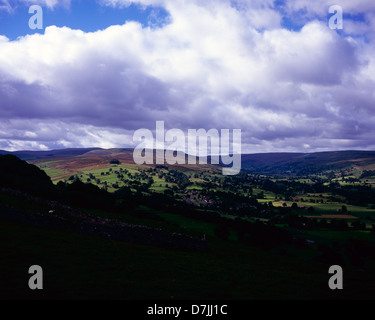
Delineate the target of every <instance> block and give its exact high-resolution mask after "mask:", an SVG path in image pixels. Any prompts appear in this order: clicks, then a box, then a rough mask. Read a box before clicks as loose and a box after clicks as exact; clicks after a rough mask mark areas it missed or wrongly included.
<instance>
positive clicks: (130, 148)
mask: <svg viewBox="0 0 375 320" xmlns="http://www.w3.org/2000/svg"><path fill="white" fill-rule="evenodd" d="M135 148H136V147H115V148H100V147H85V148H61V149H51V150H15V151H9V150H4V149H0V152H3V151H4V152H9V153H10V154H11V153H17V152H45V153H48V152H54V151H66V150H80V149H81V150H104V151H110V150H115V149H123V150H134V149H135ZM147 150H149V149H147ZM150 150H152V151H154V152H155V151H157V150H163V149H150ZM167 150H172V149H164V151H167ZM332 152H375V149H374V150H361V149H347V150H326V151H312V152H281V151H279V152H256V153H243V152H242V153H240V154H241V155H257V154H314V153H332ZM184 153H185V155H192V156H194V155H193V154H189V153H187V152H184ZM0 155H1V154H0ZM218 155H220V154H213V155H211V154H208V157H210V156H218ZM229 155H233V153H229Z"/></svg>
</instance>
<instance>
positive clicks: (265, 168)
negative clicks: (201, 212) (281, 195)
mask: <svg viewBox="0 0 375 320" xmlns="http://www.w3.org/2000/svg"><path fill="white" fill-rule="evenodd" d="M1 154H13V155H15V156H17V157H18V158H20V159H22V160H26V161H29V162H32V163H34V164H36V165H38V166H39V167H48V168H53V169H56V170H61V171H62V172H66V175H68V174H70V173H72V174H73V173H75V172H77V171H82V170H89V169H101V168H106V167H108V161H110V160H111V159H114V158H115V159H118V160H119V161H120V162H121V163H126V164H134V161H133V149H131V148H114V149H100V148H87V149H63V150H51V151H16V152H7V151H2V150H0V155H1ZM51 161H52V162H51ZM241 161H242V169H243V170H245V171H247V172H250V173H255V174H269V175H275V174H279V175H294V176H301V175H309V174H320V173H324V172H326V171H330V170H334V171H335V170H349V171H353V170H359V171H364V170H374V169H375V151H351V150H349V151H328V152H314V153H258V154H242V160H241ZM208 163H210V159H208ZM45 164H47V165H46V166H45ZM176 167H180V169H183V168H184V167H186V168H188V169H189V170H197V171H199V170H200V167H204V168H205V169H207V168H211V169H214V168H215V167H217V166H214V165H210V164H208V165H207V166H191V165H185V166H184V165H180V166H176ZM186 168H185V169H186Z"/></svg>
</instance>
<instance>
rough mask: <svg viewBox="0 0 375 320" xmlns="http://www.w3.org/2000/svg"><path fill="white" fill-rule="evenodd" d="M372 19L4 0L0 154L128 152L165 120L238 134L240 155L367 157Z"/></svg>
mask: <svg viewBox="0 0 375 320" xmlns="http://www.w3.org/2000/svg"><path fill="white" fill-rule="evenodd" d="M31 4H33V5H37V6H40V10H41V11H40V12H39V11H35V12H36V13H35V12H34V13H29V9H30V6H31ZM332 5H334V7H333V6H332ZM374 17H375V3H374V2H373V1H371V0H358V1H356V3H353V2H350V1H347V0H337V1H335V2H334V3H332V2H331V1H329V0H317V1H314V2H313V3H311V1H308V0H268V1H260V0H255V1H247V0H231V1H224V0H213V1H210V2H209V3H207V2H204V3H202V2H201V1H198V0H192V1H188V2H186V1H179V0H91V1H79V0H63V1H55V0H53V1H51V0H35V1H32V3H31V1H28V0H11V1H5V0H0V118H1V121H0V149H4V150H13V151H15V150H24V151H25V150H34V151H37V150H38V151H43V150H58V149H64V148H88V147H90V146H92V145H95V146H98V147H100V148H105V149H109V148H126V147H129V148H133V147H135V145H136V144H135V142H134V141H133V139H132V137H133V133H134V132H135V131H137V130H140V129H143V128H144V129H147V130H151V131H152V132H154V130H155V123H157V122H158V121H161V120H162V121H164V123H165V129H166V130H168V129H177V130H181V131H183V132H185V131H186V130H188V129H189V128H195V129H199V128H202V129H204V130H210V129H212V128H213V129H217V130H220V129H223V128H225V129H229V130H241V131H242V149H243V154H258V153H284V152H288V153H314V152H329V150H353V149H358V150H375V139H374V137H375V126H374V124H375V110H374V108H373V106H374V105H375V96H374V95H373V88H374V87H375V72H374V70H375V56H374V54H373V52H375V32H374V26H375V18H374ZM36 22H37V23H36ZM33 23H35V24H34V25H33ZM39 26H41V29H38V27H39ZM34 27H36V29H34Z"/></svg>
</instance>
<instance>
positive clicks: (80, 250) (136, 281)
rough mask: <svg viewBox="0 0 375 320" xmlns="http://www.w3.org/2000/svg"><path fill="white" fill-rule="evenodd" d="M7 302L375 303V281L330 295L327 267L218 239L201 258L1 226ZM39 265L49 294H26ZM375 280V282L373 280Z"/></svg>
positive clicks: (353, 275) (355, 282)
mask: <svg viewBox="0 0 375 320" xmlns="http://www.w3.org/2000/svg"><path fill="white" fill-rule="evenodd" d="M0 240H1V241H0V254H1V256H2V261H3V262H4V261H6V263H0V275H2V277H1V278H0V279H1V288H2V290H1V291H0V297H1V298H55V299H56V298H57V299H60V298H62V299H66V298H72V299H142V300H143V299H207V298H216V299H311V298H316V299H323V298H354V299H361V298H362V299H363V298H374V297H375V296H374V292H373V290H372V289H373V288H374V285H375V283H374V280H371V279H368V278H367V274H363V273H361V272H353V271H352V270H350V269H347V270H345V281H344V283H345V290H343V291H340V292H339V291H331V290H329V289H328V286H327V281H328V279H329V275H328V266H327V265H324V264H321V263H311V262H309V261H301V259H297V258H295V257H293V256H283V255H280V254H277V253H275V252H263V251H261V250H259V249H256V248H249V247H244V246H242V245H239V244H238V242H221V241H219V240H216V239H212V240H211V243H212V251H211V252H208V253H195V252H184V251H175V250H168V249H163V248H156V247H152V246H142V245H134V244H129V243H121V242H115V241H111V240H104V239H99V238H94V237H89V236H83V235H76V234H69V233H65V232H57V231H53V230H42V229H38V228H34V227H28V226H22V225H18V224H15V223H10V222H4V221H1V222H0ZM34 264H39V265H41V266H42V267H43V270H44V288H45V289H44V290H43V291H41V292H32V291H30V290H29V289H28V288H27V281H28V274H27V270H28V268H29V267H30V266H31V265H34ZM372 279H373V278H372Z"/></svg>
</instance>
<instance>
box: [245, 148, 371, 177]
mask: <svg viewBox="0 0 375 320" xmlns="http://www.w3.org/2000/svg"><path fill="white" fill-rule="evenodd" d="M374 167H375V152H374V151H332V152H316V153H261V154H245V155H242V169H245V170H247V171H249V172H252V173H263V174H289V175H308V174H318V173H321V172H324V171H327V170H342V169H356V170H360V171H363V170H369V169H372V168H374Z"/></svg>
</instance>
